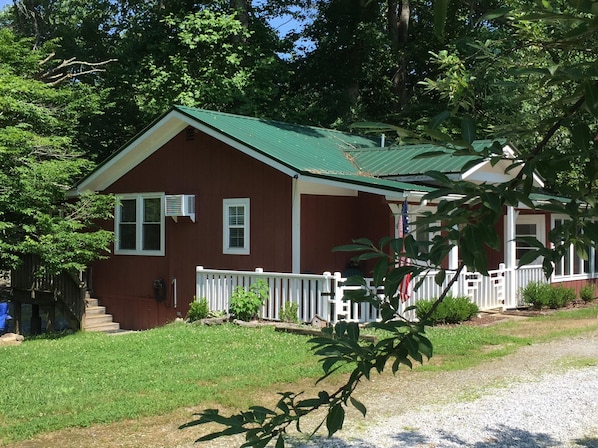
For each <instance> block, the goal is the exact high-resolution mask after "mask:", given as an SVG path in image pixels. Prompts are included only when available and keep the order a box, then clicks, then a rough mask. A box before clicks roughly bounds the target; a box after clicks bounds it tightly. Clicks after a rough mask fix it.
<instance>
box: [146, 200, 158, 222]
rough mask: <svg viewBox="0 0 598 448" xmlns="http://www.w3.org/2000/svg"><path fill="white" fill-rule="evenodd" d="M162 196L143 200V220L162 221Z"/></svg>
mask: <svg viewBox="0 0 598 448" xmlns="http://www.w3.org/2000/svg"><path fill="white" fill-rule="evenodd" d="M160 203H161V201H160V198H148V199H144V200H143V222H160V218H161V215H162V214H161V209H160Z"/></svg>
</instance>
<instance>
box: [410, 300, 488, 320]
mask: <svg viewBox="0 0 598 448" xmlns="http://www.w3.org/2000/svg"><path fill="white" fill-rule="evenodd" d="M435 301H436V299H432V300H418V301H417V302H416V303H415V307H416V309H415V315H416V316H417V318H418V319H419V320H423V319H424V318H425V316H426V315H427V314H428V313H429V312H430V310H431V309H432V306H433V305H434V302H435ZM479 311H480V310H479V308H478V306H477V305H476V304H475V303H473V302H472V301H471V300H469V298H468V297H453V296H446V297H445V298H444V300H443V301H442V302H441V303H440V304H439V305H438V307H437V308H436V310H434V313H432V315H431V316H430V317H429V321H430V323H431V324H432V325H437V324H458V323H461V322H464V321H466V320H470V319H471V318H472V317H473V316H475V315H476V314H478V312H479Z"/></svg>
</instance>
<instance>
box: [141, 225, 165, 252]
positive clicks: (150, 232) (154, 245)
mask: <svg viewBox="0 0 598 448" xmlns="http://www.w3.org/2000/svg"><path fill="white" fill-rule="evenodd" d="M160 249H161V247H160V224H143V250H160Z"/></svg>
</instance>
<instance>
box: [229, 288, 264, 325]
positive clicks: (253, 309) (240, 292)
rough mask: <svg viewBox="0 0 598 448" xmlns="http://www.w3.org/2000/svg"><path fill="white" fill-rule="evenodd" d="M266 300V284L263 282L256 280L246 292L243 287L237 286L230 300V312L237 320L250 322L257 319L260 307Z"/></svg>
mask: <svg viewBox="0 0 598 448" xmlns="http://www.w3.org/2000/svg"><path fill="white" fill-rule="evenodd" d="M267 298H268V284H267V283H266V282H265V281H264V280H258V281H256V282H255V283H253V284H251V285H250V286H249V290H246V289H245V288H244V287H243V286H237V287H236V288H235V290H234V292H233V294H232V296H231V298H230V312H231V314H234V315H235V317H236V318H237V319H240V320H244V321H247V322H248V321H250V320H252V319H255V318H256V317H257V313H258V312H259V310H260V307H261V306H262V305H263V304H264V302H265V300H266V299H267Z"/></svg>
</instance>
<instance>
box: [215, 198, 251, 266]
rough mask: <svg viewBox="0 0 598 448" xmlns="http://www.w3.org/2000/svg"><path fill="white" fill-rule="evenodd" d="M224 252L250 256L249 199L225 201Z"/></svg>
mask: <svg viewBox="0 0 598 448" xmlns="http://www.w3.org/2000/svg"><path fill="white" fill-rule="evenodd" d="M222 211H223V217H222V218H223V219H222V221H223V224H224V225H223V229H222V235H223V241H222V251H223V253H225V254H237V255H249V198H240V199H224V200H223V203H222Z"/></svg>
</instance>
